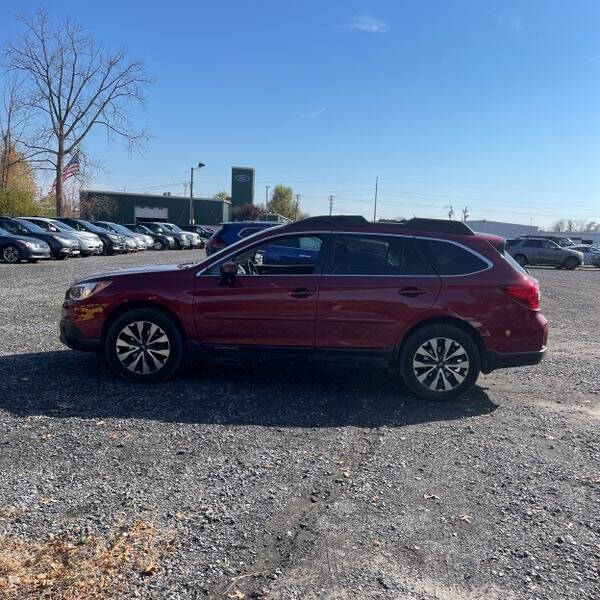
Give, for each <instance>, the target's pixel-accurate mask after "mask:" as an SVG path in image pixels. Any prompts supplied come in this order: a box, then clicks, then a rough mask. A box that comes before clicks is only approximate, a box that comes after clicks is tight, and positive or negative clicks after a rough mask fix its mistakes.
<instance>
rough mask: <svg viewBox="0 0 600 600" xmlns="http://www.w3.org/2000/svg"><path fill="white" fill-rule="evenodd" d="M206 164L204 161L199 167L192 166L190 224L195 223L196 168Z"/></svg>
mask: <svg viewBox="0 0 600 600" xmlns="http://www.w3.org/2000/svg"><path fill="white" fill-rule="evenodd" d="M205 166H206V165H205V164H204V163H201V162H199V163H198V166H197V167H190V225H194V169H201V168H202V167H205Z"/></svg>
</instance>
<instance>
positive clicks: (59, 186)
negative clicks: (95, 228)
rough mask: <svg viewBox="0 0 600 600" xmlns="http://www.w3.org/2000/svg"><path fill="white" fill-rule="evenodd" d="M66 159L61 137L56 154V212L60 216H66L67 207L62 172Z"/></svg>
mask: <svg viewBox="0 0 600 600" xmlns="http://www.w3.org/2000/svg"><path fill="white" fill-rule="evenodd" d="M64 161H65V150H64V142H63V140H62V139H60V138H59V140H58V155H57V156H56V190H55V192H56V214H57V215H58V216H59V217H65V216H67V214H66V210H65V209H66V207H65V198H64V195H63V180H62V172H63V164H64Z"/></svg>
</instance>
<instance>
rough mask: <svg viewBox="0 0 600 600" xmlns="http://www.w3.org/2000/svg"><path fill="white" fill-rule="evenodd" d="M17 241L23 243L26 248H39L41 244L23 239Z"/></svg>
mask: <svg viewBox="0 0 600 600" xmlns="http://www.w3.org/2000/svg"><path fill="white" fill-rule="evenodd" d="M19 241H20V242H22V243H23V244H25V245H26V246H27V247H28V248H31V249H32V250H37V249H38V248H41V246H40V245H39V244H38V243H37V242H26V241H25V240H19Z"/></svg>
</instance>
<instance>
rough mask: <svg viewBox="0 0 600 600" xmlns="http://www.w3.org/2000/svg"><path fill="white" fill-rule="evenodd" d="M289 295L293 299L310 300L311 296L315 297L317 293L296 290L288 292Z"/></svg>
mask: <svg viewBox="0 0 600 600" xmlns="http://www.w3.org/2000/svg"><path fill="white" fill-rule="evenodd" d="M288 294H289V295H290V296H291V297H292V298H308V297H310V296H314V295H315V293H314V292H311V291H310V290H309V289H307V288H296V289H294V290H290V291H289V292H288Z"/></svg>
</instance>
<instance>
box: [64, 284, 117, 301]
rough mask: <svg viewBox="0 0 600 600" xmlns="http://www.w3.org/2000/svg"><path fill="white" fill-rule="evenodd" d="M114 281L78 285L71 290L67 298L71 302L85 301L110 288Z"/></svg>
mask: <svg viewBox="0 0 600 600" xmlns="http://www.w3.org/2000/svg"><path fill="white" fill-rule="evenodd" d="M111 283H112V281H90V282H88V283H76V284H75V285H72V286H71V287H70V288H69V291H68V292H67V298H69V299H70V300H85V299H86V298H89V297H90V296H93V295H94V294H96V293H97V292H99V291H100V290H103V289H104V288H106V287H108V286H109V285H110V284H111Z"/></svg>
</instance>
